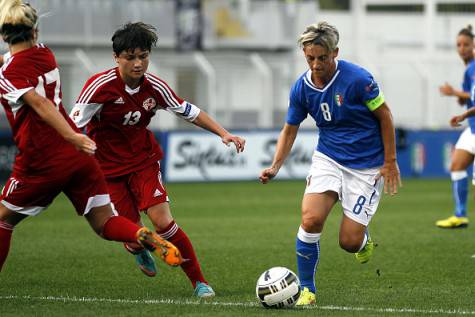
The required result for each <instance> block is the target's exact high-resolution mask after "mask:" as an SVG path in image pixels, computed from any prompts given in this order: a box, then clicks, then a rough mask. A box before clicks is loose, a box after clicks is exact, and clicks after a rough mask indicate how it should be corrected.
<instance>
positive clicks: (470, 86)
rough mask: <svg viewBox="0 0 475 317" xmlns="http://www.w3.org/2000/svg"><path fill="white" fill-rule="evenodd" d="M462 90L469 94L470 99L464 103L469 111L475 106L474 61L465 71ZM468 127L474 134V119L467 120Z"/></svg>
mask: <svg viewBox="0 0 475 317" xmlns="http://www.w3.org/2000/svg"><path fill="white" fill-rule="evenodd" d="M462 89H463V91H465V92H468V93H470V99H469V100H467V101H466V102H465V104H466V106H467V109H470V108H471V107H473V105H474V104H475V99H474V98H475V96H474V95H475V91H474V90H475V60H473V61H471V62H470V63H469V64H468V65H467V68H466V69H465V73H464V75H463V83H462ZM468 125H469V126H470V130H471V131H472V133H475V117H469V118H468Z"/></svg>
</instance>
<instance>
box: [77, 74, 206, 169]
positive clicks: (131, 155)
mask: <svg viewBox="0 0 475 317" xmlns="http://www.w3.org/2000/svg"><path fill="white" fill-rule="evenodd" d="M159 109H165V110H168V111H170V112H172V113H175V114H176V115H178V116H180V117H181V118H183V119H185V120H190V121H192V120H194V119H195V118H196V117H197V116H198V114H199V109H198V108H197V107H196V106H194V105H192V104H191V103H188V102H186V101H184V100H183V99H181V98H179V97H178V96H177V95H176V94H175V92H173V90H172V89H171V88H170V87H169V86H168V85H167V84H166V83H165V82H164V81H163V80H161V79H160V78H158V77H156V76H154V75H151V74H149V73H146V74H145V75H144V78H143V82H142V83H141V84H140V86H138V87H137V88H135V89H132V88H130V87H128V86H127V85H126V84H125V83H124V81H123V80H122V78H121V76H120V73H119V70H118V68H113V69H110V70H108V71H105V72H102V73H99V74H96V75H94V76H93V77H91V78H90V79H89V80H88V81H87V82H86V84H85V86H84V88H83V90H82V92H81V94H80V95H79V97H78V99H77V101H76V105H75V106H74V108H73V109H72V111H71V113H70V117H71V118H72V119H73V121H74V122H75V124H76V126H77V127H79V128H83V127H86V130H87V134H88V135H89V136H90V137H91V138H92V139H93V140H94V141H95V142H96V143H97V150H96V158H97V159H98V161H99V163H100V165H101V168H102V169H103V171H104V174H105V175H106V176H107V177H116V176H121V175H125V174H129V173H132V172H134V171H137V170H140V169H143V168H145V167H146V166H147V165H149V164H153V163H155V162H157V161H158V160H160V159H161V158H162V157H163V153H162V149H161V148H160V146H159V144H158V142H157V141H156V140H155V136H154V134H153V133H152V131H150V130H148V129H147V126H148V125H149V123H150V121H151V119H152V117H153V116H154V115H155V113H156V112H157V110H159Z"/></svg>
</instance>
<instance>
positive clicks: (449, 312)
mask: <svg viewBox="0 0 475 317" xmlns="http://www.w3.org/2000/svg"><path fill="white" fill-rule="evenodd" d="M9 299H10V300H11V299H14V300H15V299H17V300H27V301H28V300H32V301H51V302H76V303H80V302H83V303H119V304H152V305H153V304H168V305H197V306H199V305H206V306H223V307H226V306H228V307H232V306H235V307H259V306H260V305H259V304H258V303H256V302H216V301H199V300H176V299H120V298H97V297H68V296H17V295H8V296H0V300H9ZM305 309H312V310H332V311H352V312H376V313H394V314H441V315H475V311H470V310H462V309H456V310H455V309H453V310H452V309H449V310H447V309H427V310H426V309H414V308H373V307H351V306H333V305H328V306H318V305H316V306H310V307H305Z"/></svg>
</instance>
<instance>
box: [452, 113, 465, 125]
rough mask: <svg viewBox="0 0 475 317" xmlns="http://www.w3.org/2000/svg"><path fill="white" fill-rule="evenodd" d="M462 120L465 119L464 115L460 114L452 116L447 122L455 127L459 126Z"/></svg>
mask: <svg viewBox="0 0 475 317" xmlns="http://www.w3.org/2000/svg"><path fill="white" fill-rule="evenodd" d="M463 120H465V118H464V116H463V115H460V116H453V117H452V118H451V119H450V121H449V122H450V125H451V126H452V127H454V128H455V127H460V126H461V124H460V122H462V121H463Z"/></svg>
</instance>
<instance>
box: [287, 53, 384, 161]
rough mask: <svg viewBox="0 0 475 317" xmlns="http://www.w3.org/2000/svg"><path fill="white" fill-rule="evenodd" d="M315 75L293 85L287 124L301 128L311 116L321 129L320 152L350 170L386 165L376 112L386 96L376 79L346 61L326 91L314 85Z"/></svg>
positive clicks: (303, 78) (342, 63)
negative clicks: (301, 124) (303, 122)
mask: <svg viewBox="0 0 475 317" xmlns="http://www.w3.org/2000/svg"><path fill="white" fill-rule="evenodd" d="M311 75H312V72H311V71H310V70H308V71H307V72H306V73H304V74H303V75H302V76H301V77H300V78H299V79H298V80H297V81H296V82H295V84H294V85H293V87H292V89H291V91H290V100H289V109H288V112H287V123H288V124H291V125H299V124H300V123H301V122H302V121H303V120H304V119H305V118H306V117H307V115H308V114H310V116H311V117H312V118H313V119H314V120H315V122H316V124H317V127H318V128H319V141H318V143H317V147H316V149H317V151H319V152H321V153H323V154H325V155H327V156H328V157H330V158H332V159H333V160H335V161H336V162H338V163H340V164H341V165H343V166H347V167H350V168H356V169H362V168H372V167H378V166H381V165H383V163H384V148H383V142H382V137H381V128H380V125H379V121H378V119H377V118H376V117H375V116H374V114H373V113H372V111H374V110H376V109H377V108H378V107H380V106H381V105H382V104H383V103H384V97H383V94H382V93H381V91H380V89H379V86H378V84H377V83H376V82H375V81H374V79H373V76H372V75H371V74H370V73H369V72H368V71H366V70H365V69H363V68H361V67H359V66H357V65H355V64H352V63H349V62H346V61H343V60H340V61H338V62H337V67H336V72H335V74H334V75H333V78H332V79H331V80H330V81H329V82H328V84H327V85H326V86H325V87H324V88H322V89H319V88H317V87H316V86H315V85H314V84H313V83H312V79H311Z"/></svg>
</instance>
